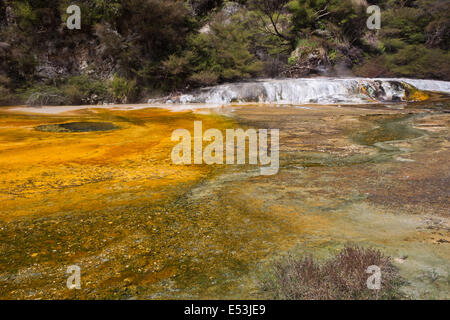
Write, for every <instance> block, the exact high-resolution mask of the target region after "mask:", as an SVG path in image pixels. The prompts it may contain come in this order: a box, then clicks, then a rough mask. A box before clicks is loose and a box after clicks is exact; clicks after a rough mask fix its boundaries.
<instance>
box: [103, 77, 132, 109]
mask: <svg viewBox="0 0 450 320" xmlns="http://www.w3.org/2000/svg"><path fill="white" fill-rule="evenodd" d="M109 88H110V90H111V92H112V95H113V97H114V100H115V102H119V103H128V102H134V101H135V100H136V99H137V95H138V90H137V87H136V81H135V80H127V79H125V78H122V77H119V76H115V77H114V78H113V79H112V80H111V82H110V83H109Z"/></svg>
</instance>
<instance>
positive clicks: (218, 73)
mask: <svg viewBox="0 0 450 320" xmlns="http://www.w3.org/2000/svg"><path fill="white" fill-rule="evenodd" d="M250 37H251V32H250V31H249V30H248V29H246V28H244V27H243V25H242V24H239V23H228V24H219V23H218V24H213V25H211V32H210V33H202V34H197V35H195V36H192V37H191V38H190V39H189V49H188V50H185V51H184V52H182V54H181V56H176V55H172V56H170V57H169V59H168V60H166V61H165V62H164V69H165V72H166V73H167V78H168V79H171V81H172V83H173V85H174V86H176V85H177V84H178V83H180V82H184V80H185V79H187V80H188V81H189V82H191V84H193V85H212V84H215V83H217V82H218V81H221V82H222V81H233V80H239V79H247V78H251V77H254V76H256V75H257V74H258V73H259V72H260V71H261V70H262V67H263V65H262V63H261V62H260V61H259V60H258V59H257V58H256V56H255V55H254V54H253V53H251V52H250V48H249V45H250Z"/></svg>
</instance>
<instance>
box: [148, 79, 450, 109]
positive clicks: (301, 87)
mask: <svg viewBox="0 0 450 320" xmlns="http://www.w3.org/2000/svg"><path fill="white" fill-rule="evenodd" d="M407 84H408V85H412V86H414V87H416V88H417V89H419V90H427V91H436V92H442V93H450V82H447V81H436V80H416V79H368V78H340V79H337V78H305V79H283V80H259V81H254V82H241V83H232V84H223V85H219V86H215V87H209V88H203V89H200V90H199V91H197V92H195V93H192V94H185V95H181V96H177V97H170V98H166V99H165V102H166V103H168V104H171V103H181V104H188V103H208V104H222V105H223V104H229V103H234V102H237V103H239V102H258V103H277V104H300V103H305V104H309V103H312V104H358V103H367V102H377V101H402V100H405V88H406V87H407ZM156 101H157V100H150V101H149V102H150V103H152V102H156Z"/></svg>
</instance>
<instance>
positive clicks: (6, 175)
mask: <svg viewBox="0 0 450 320" xmlns="http://www.w3.org/2000/svg"><path fill="white" fill-rule="evenodd" d="M166 107H167V108H168V109H170V108H171V105H166ZM200 107H201V108H200ZM209 107H210V106H209V105H202V106H198V107H191V108H176V110H177V111H178V112H172V111H170V110H167V109H164V108H154V107H153V106H151V105H142V106H135V107H130V108H127V107H126V106H121V107H114V106H103V107H101V108H96V107H92V106H91V107H84V108H81V107H78V108H77V107H56V108H55V107H44V108H32V109H29V108H25V107H20V108H1V109H0V177H1V179H0V202H1V207H0V297H1V298H3V299H17V298H26V299H47V298H52V299H55V298H57V299H108V298H114V299H135V298H139V299H169V298H175V299H177V298H178V299H181V298H183V299H197V298H201V299H217V298H221V299H228V298H239V299H242V298H245V299H253V298H265V297H266V296H265V293H264V292H261V290H259V279H260V276H261V274H264V273H265V272H267V270H268V268H270V264H271V262H272V261H273V260H275V259H277V258H278V257H280V256H283V255H286V254H294V255H296V254H303V253H307V254H313V255H314V256H315V257H317V258H318V259H320V258H325V257H327V256H329V255H330V254H332V253H335V252H337V251H338V250H339V249H341V248H342V247H343V246H344V245H346V244H348V243H351V244H357V245H361V246H373V247H376V248H378V249H380V250H381V251H382V252H384V253H386V254H388V255H391V256H392V257H393V258H394V263H395V264H396V266H397V267H399V269H400V273H401V275H402V276H403V277H405V278H406V279H407V280H408V282H409V283H408V284H407V285H405V286H404V288H403V291H404V292H405V293H406V294H407V295H408V296H409V297H414V298H441V299H448V298H450V296H449V292H450V285H449V281H448V279H449V278H448V276H449V265H450V264H449V262H450V250H449V241H450V232H449V212H448V199H449V191H448V190H450V188H449V185H450V176H449V172H450V170H449V169H450V161H449V159H450V144H449V137H450V135H449V133H450V125H449V124H450V114H449V113H448V111H449V110H450V102H449V100H448V99H439V100H437V101H434V100H430V101H428V102H421V103H402V104H383V103H379V104H360V105H343V106H340V105H285V106H276V105H270V104H264V105H256V104H251V103H249V104H247V105H242V104H241V105H230V106H224V107H218V108H217V107H215V108H209ZM197 108H198V109H199V110H196V109H197ZM198 120H201V121H202V122H203V126H204V127H205V128H218V129H220V130H225V129H227V128H235V127H242V128H255V129H259V128H265V129H279V130H280V170H279V172H278V174H276V175H274V176H261V175H260V172H259V167H258V166H252V165H243V166H236V165H228V166H219V165H215V166H207V165H184V166H176V165H173V164H172V162H171V160H170V152H171V149H172V148H173V146H174V145H175V144H176V143H174V142H172V141H171V132H172V131H173V130H175V129H178V128H187V129H192V128H193V123H194V121H198ZM64 123H108V124H109V125H108V126H107V127H108V128H112V127H110V126H114V130H106V131H101V130H100V131H90V130H87V131H86V132H77V131H75V132H74V131H69V132H67V131H64V130H62V131H59V130H37V129H36V128H39V127H40V126H46V128H55V127H58V126H59V125H61V124H64ZM49 126H50V127H49ZM41 128H42V127H41ZM70 265H78V266H80V268H81V275H82V287H81V290H69V289H67V287H66V280H67V274H66V270H67V267H68V266H70Z"/></svg>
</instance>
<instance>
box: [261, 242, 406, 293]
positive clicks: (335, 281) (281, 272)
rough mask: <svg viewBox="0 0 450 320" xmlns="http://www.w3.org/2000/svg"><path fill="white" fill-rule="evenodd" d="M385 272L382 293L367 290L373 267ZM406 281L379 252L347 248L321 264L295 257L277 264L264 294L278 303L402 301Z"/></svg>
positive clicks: (262, 283)
mask: <svg viewBox="0 0 450 320" xmlns="http://www.w3.org/2000/svg"><path fill="white" fill-rule="evenodd" d="M373 265H375V266H378V267H379V268H380V269H381V272H382V278H381V279H382V282H381V289H380V290H370V289H368V288H367V279H368V278H369V276H370V274H368V273H366V270H367V268H368V267H369V266H373ZM403 283H404V282H403V280H402V279H401V277H400V276H399V274H398V271H397V269H396V268H395V267H394V266H393V265H392V263H391V260H390V258H389V257H386V256H384V255H383V254H382V253H381V252H380V251H378V250H375V249H364V248H359V247H346V248H344V249H343V250H342V251H341V252H340V253H338V254H337V255H336V256H335V257H334V258H332V259H330V260H328V261H326V262H324V263H323V264H319V263H318V262H316V261H315V260H314V259H313V258H312V257H302V258H294V257H292V256H290V257H288V258H286V259H285V260H283V261H279V262H277V263H275V265H274V267H273V272H272V273H271V274H270V276H269V277H267V278H265V279H264V280H263V281H262V282H261V288H262V290H264V291H266V292H268V293H270V294H271V295H272V296H273V298H275V299H286V300H366V299H377V300H378V299H398V298H401V297H402V295H401V294H400V292H399V288H400V286H401V285H402V284H403Z"/></svg>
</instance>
